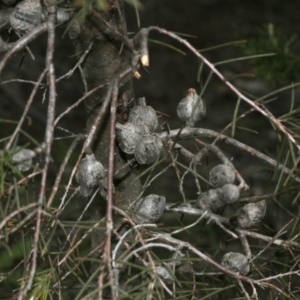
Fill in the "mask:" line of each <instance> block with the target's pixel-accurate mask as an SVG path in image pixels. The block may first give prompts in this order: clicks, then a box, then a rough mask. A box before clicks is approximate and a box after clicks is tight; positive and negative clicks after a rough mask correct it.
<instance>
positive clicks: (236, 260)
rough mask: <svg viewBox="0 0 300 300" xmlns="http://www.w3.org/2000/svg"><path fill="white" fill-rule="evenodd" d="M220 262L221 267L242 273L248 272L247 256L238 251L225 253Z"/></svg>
mask: <svg viewBox="0 0 300 300" xmlns="http://www.w3.org/2000/svg"><path fill="white" fill-rule="evenodd" d="M221 264H222V266H223V267H225V268H227V269H229V270H231V271H233V272H237V273H239V274H242V275H246V274H248V273H249V272H250V265H249V262H248V260H247V257H246V256H245V255H244V254H241V253H238V252H228V253H226V254H225V255H224V256H223V258H222V262H221Z"/></svg>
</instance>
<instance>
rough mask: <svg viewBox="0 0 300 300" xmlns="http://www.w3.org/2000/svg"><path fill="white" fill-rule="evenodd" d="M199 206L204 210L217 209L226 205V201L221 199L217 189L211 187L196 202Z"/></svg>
mask: <svg viewBox="0 0 300 300" xmlns="http://www.w3.org/2000/svg"><path fill="white" fill-rule="evenodd" d="M196 204H197V206H198V207H199V208H201V209H204V210H211V211H214V212H215V211H217V210H218V209H220V208H222V207H223V206H224V203H223V202H222V201H220V199H219V196H218V194H217V190H215V189H211V190H208V191H206V192H204V193H201V194H200V195H199V197H198V199H197V202H196Z"/></svg>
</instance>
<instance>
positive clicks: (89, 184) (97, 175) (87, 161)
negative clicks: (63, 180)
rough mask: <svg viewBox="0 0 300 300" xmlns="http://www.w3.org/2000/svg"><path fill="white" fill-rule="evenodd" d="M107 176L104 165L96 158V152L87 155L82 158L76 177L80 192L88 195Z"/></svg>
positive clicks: (85, 195) (84, 195)
mask: <svg viewBox="0 0 300 300" xmlns="http://www.w3.org/2000/svg"><path fill="white" fill-rule="evenodd" d="M105 176H106V170H105V168H104V167H103V165H102V164H101V163H100V162H99V161H97V160H96V158H95V156H94V154H91V155H86V157H85V158H84V159H83V160H81V162H80V164H79V166H78V169H77V172H76V175H75V178H76V181H77V183H78V184H79V185H80V193H81V195H82V196H83V197H88V196H89V195H90V194H91V193H92V192H93V190H94V189H95V188H96V187H98V186H99V185H100V184H101V181H103V179H104V178H105Z"/></svg>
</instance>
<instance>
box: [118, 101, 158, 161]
mask: <svg viewBox="0 0 300 300" xmlns="http://www.w3.org/2000/svg"><path fill="white" fill-rule="evenodd" d="M157 128H158V117H157V114H156V112H155V110H154V109H153V108H152V107H151V106H148V105H146V100H145V98H140V99H139V100H138V105H137V106H135V107H133V108H132V110H131V111H130V113H129V117H128V122H127V123H125V124H121V123H117V124H116V133H117V134H116V137H117V141H118V145H119V147H120V149H121V150H122V151H123V152H125V153H126V154H133V155H134V157H135V159H136V161H137V162H138V163H139V164H140V165H149V164H152V163H154V162H155V161H156V160H157V159H158V157H159V155H160V153H161V151H162V149H163V143H162V141H161V139H160V137H159V136H158V135H157V134H156V133H155V131H156V130H157Z"/></svg>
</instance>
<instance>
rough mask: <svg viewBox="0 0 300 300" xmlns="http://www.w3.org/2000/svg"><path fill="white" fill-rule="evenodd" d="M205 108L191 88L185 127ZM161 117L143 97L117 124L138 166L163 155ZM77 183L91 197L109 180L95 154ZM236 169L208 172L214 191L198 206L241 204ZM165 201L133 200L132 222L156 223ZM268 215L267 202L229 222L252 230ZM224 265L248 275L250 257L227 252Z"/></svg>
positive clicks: (183, 105)
mask: <svg viewBox="0 0 300 300" xmlns="http://www.w3.org/2000/svg"><path fill="white" fill-rule="evenodd" d="M205 114H206V109H205V103H204V101H203V99H202V98H201V97H200V96H198V95H197V93H196V91H195V90H194V89H189V90H188V93H187V96H186V97H185V98H183V99H182V100H181V101H180V102H179V105H178V107H177V115H178V117H179V119H181V120H182V121H184V122H185V126H188V127H191V126H194V125H195V123H196V122H198V121H200V120H201V119H202V118H203V117H205ZM157 128H158V117H157V114H156V112H155V110H154V109H153V108H152V107H151V106H147V105H146V101H145V99H144V98H141V99H139V100H138V105H137V106H135V107H134V108H133V109H132V110H131V111H130V113H129V117H128V122H127V123H125V124H121V123H117V124H116V138H117V143H118V146H119V148H120V149H121V150H122V151H123V152H124V153H126V154H127V155H129V156H130V155H131V156H133V157H134V158H135V160H136V162H137V163H138V164H139V165H149V164H153V163H154V162H156V161H157V160H158V158H159V156H160V155H161V151H162V149H163V143H162V141H161V139H160V137H159V135H158V134H157V133H156V131H157ZM76 180H77V182H78V183H79V184H80V188H81V194H82V195H83V196H85V197H88V196H90V194H91V193H92V191H93V190H94V189H95V188H96V187H97V186H99V185H101V184H103V182H105V180H106V170H105V169H104V167H103V166H102V164H101V163H100V162H98V161H96V159H95V157H94V155H87V156H86V158H85V159H83V160H82V161H81V163H80V165H79V168H78V171H77V173H76ZM235 180H236V176H235V170H234V169H233V167H232V166H231V165H230V164H226V163H223V164H219V165H217V166H215V167H213V168H212V169H211V170H210V172H209V181H210V183H211V185H212V186H213V188H212V189H210V190H208V191H206V192H203V193H201V194H200V195H199V197H198V199H197V202H196V205H197V206H198V207H199V208H201V209H205V210H209V211H211V212H217V211H219V210H220V209H221V208H223V207H224V206H225V205H227V204H232V203H234V202H236V201H238V199H239V197H240V187H239V186H237V185H236V184H235ZM165 205H166V199H165V197H163V196H159V195H156V194H151V195H148V196H145V197H143V198H140V199H137V200H136V201H134V203H133V205H132V207H131V211H132V213H131V216H132V219H133V220H134V221H135V223H137V224H146V223H156V222H157V221H158V220H159V219H160V218H161V217H162V215H163V213H164V210H165ZM265 212H266V202H265V200H263V201H260V202H256V203H249V204H246V205H244V206H243V207H242V208H240V209H238V210H237V211H236V212H235V213H234V214H233V215H232V216H231V217H230V222H231V223H232V224H233V225H234V226H236V227H237V228H251V227H253V226H255V225H257V224H258V223H260V222H261V220H262V219H263V217H264V215H265ZM221 263H222V265H223V266H224V267H226V268H228V269H230V270H232V271H234V272H238V273H240V274H243V275H246V274H247V273H249V271H250V266H249V262H248V259H247V257H246V256H245V255H244V254H241V253H237V252H228V253H226V254H225V255H224V256H223V259H222V262H221Z"/></svg>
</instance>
